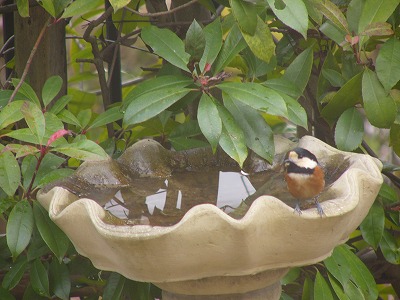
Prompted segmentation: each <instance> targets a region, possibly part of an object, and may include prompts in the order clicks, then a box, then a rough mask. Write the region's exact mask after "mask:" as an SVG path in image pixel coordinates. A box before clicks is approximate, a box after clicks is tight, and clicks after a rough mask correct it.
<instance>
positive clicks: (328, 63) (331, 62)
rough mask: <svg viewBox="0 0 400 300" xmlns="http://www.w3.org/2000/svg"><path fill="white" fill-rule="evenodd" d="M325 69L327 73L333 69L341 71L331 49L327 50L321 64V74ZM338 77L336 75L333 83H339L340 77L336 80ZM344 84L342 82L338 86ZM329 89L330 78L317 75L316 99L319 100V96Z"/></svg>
mask: <svg viewBox="0 0 400 300" xmlns="http://www.w3.org/2000/svg"><path fill="white" fill-rule="evenodd" d="M329 70H330V71H329ZM326 71H328V73H329V72H333V71H334V72H337V73H339V74H340V72H341V70H340V67H339V64H338V63H337V61H336V59H335V57H334V55H333V53H332V51H328V53H327V55H326V57H325V60H324V63H323V65H322V74H324V72H326ZM335 74H336V73H335ZM328 76H329V75H328ZM338 78H339V77H338V76H336V77H335V80H334V82H333V83H339V82H340V79H339V82H337V80H336V79H338ZM340 83H341V82H340ZM344 84H345V82H343V84H342V85H341V86H340V87H342V86H343V85H344ZM331 90H332V84H331V79H329V80H328V78H327V77H325V76H318V87H317V99H318V101H320V100H321V98H322V97H323V96H324V95H325V94H326V93H327V92H329V91H331Z"/></svg>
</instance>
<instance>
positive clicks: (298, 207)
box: [293, 202, 302, 216]
mask: <svg viewBox="0 0 400 300" xmlns="http://www.w3.org/2000/svg"><path fill="white" fill-rule="evenodd" d="M293 213H297V214H298V215H299V216H300V215H301V214H302V212H301V209H300V204H299V202H297V203H296V207H295V208H294V210H293Z"/></svg>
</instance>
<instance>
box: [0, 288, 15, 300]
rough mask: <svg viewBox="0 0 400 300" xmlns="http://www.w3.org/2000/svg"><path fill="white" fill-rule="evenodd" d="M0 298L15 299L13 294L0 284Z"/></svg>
mask: <svg viewBox="0 0 400 300" xmlns="http://www.w3.org/2000/svg"><path fill="white" fill-rule="evenodd" d="M0 299H2V300H15V297H14V296H13V294H11V293H10V292H9V291H7V290H6V289H4V288H2V287H1V286H0Z"/></svg>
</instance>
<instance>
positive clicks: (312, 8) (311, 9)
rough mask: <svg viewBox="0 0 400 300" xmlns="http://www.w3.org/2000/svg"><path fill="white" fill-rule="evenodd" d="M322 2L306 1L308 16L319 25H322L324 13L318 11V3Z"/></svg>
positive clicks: (317, 0)
mask: <svg viewBox="0 0 400 300" xmlns="http://www.w3.org/2000/svg"><path fill="white" fill-rule="evenodd" d="M319 2H320V0H304V5H305V6H306V8H307V12H308V15H309V16H310V17H311V19H313V20H314V21H315V22H316V23H317V24H318V25H321V23H322V17H323V15H322V13H321V11H320V10H319V9H318V3H319Z"/></svg>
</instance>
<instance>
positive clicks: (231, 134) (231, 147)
mask: <svg viewBox="0 0 400 300" xmlns="http://www.w3.org/2000/svg"><path fill="white" fill-rule="evenodd" d="M218 111H219V115H220V117H221V120H222V125H223V127H222V132H221V137H220V140H219V144H220V146H221V148H222V149H223V150H224V151H225V152H226V154H228V155H229V156H230V157H231V158H232V159H234V160H236V161H237V162H238V163H239V165H240V167H242V166H243V163H244V161H245V160H246V158H247V147H246V140H245V136H244V133H243V131H242V129H241V128H240V127H239V126H238V124H237V123H236V122H235V120H234V119H233V117H232V115H231V114H230V113H229V112H228V111H227V110H226V108H225V107H223V106H222V105H220V106H218Z"/></svg>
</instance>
